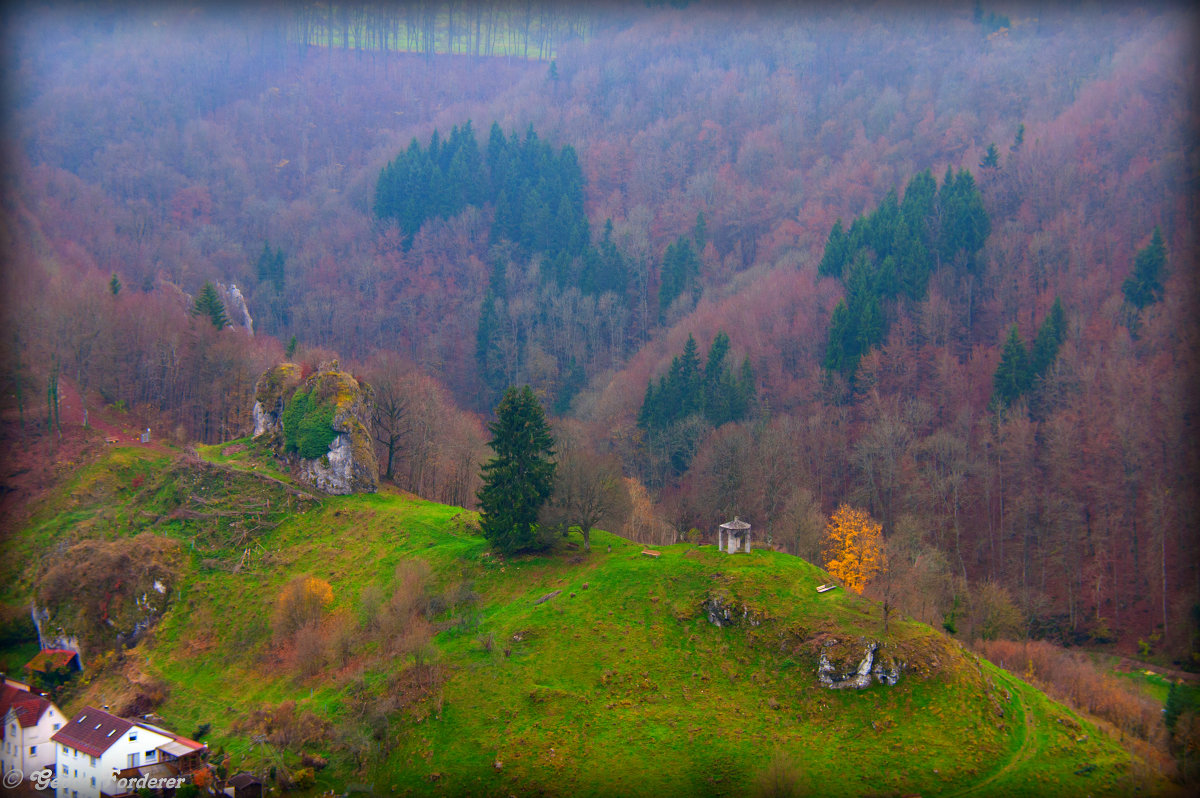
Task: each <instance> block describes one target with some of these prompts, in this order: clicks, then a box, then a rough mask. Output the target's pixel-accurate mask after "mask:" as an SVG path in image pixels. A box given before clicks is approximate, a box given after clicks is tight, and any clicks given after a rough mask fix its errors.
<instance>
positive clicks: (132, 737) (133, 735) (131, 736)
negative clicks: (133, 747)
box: [129, 730, 137, 742]
mask: <svg viewBox="0 0 1200 798" xmlns="http://www.w3.org/2000/svg"><path fill="white" fill-rule="evenodd" d="M136 739H137V731H136V730H135V731H131V732H130V733H129V741H130V742H133V741H134V740H136Z"/></svg>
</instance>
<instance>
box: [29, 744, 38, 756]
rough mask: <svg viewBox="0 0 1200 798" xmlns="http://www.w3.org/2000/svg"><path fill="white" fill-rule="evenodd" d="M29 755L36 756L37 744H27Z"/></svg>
mask: <svg viewBox="0 0 1200 798" xmlns="http://www.w3.org/2000/svg"><path fill="white" fill-rule="evenodd" d="M29 755H30V756H37V746H36V745H31V746H29Z"/></svg>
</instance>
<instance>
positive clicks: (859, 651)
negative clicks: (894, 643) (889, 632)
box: [817, 638, 904, 690]
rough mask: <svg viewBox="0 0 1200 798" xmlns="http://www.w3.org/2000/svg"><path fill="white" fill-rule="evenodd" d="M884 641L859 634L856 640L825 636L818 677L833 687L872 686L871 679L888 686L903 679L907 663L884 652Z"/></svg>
mask: <svg viewBox="0 0 1200 798" xmlns="http://www.w3.org/2000/svg"><path fill="white" fill-rule="evenodd" d="M882 648H883V647H882V646H881V644H879V643H877V642H875V641H874V640H866V639H862V638H860V639H859V640H857V641H841V640H837V639H830V640H826V641H825V642H824V643H823V645H822V649H823V650H822V651H821V661H820V665H819V666H818V667H817V679H818V680H819V681H820V682H821V684H823V685H824V686H825V687H828V688H830V689H831V690H845V689H855V690H862V689H863V688H866V687H870V686H871V682H872V681H878V682H879V683H880V684H885V685H888V686H891V685H894V684H896V682H898V681H900V673H901V671H902V670H903V669H904V663H903V662H898V661H896V660H895V659H894V658H893V657H891V656H889V655H888V654H887V653H885V652H883V651H882V650H881V649H882Z"/></svg>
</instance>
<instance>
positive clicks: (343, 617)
mask: <svg viewBox="0 0 1200 798" xmlns="http://www.w3.org/2000/svg"><path fill="white" fill-rule="evenodd" d="M329 625H330V627H331V631H330V634H329V641H328V642H329V647H328V655H329V659H330V660H331V661H332V662H333V663H334V664H335V665H336V666H337V667H339V668H344V667H346V666H347V665H349V664H350V658H351V657H353V656H354V651H355V649H356V648H358V646H359V644H360V643H361V642H362V633H361V632H360V631H359V628H358V627H357V626H356V625H355V624H353V623H352V622H351V621H350V618H349V617H348V615H347V614H345V613H341V614H338V615H335V616H334V617H333V618H331V619H330V623H329Z"/></svg>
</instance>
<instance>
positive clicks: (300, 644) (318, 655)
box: [292, 623, 325, 679]
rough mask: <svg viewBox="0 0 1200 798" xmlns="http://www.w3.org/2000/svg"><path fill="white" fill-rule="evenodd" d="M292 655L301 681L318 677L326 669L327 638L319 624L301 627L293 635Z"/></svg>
mask: <svg viewBox="0 0 1200 798" xmlns="http://www.w3.org/2000/svg"><path fill="white" fill-rule="evenodd" d="M292 642H293V644H294V646H295V649H294V652H293V654H292V657H293V660H292V661H293V663H294V667H295V671H296V675H297V676H298V677H300V678H301V679H307V678H309V677H310V676H316V675H317V674H318V673H320V672H321V671H322V670H323V669H324V667H325V636H324V635H323V634H322V633H321V627H320V626H319V625H318V624H315V623H314V624H309V625H307V626H301V627H300V628H299V629H297V630H296V631H295V632H293V633H292Z"/></svg>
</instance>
